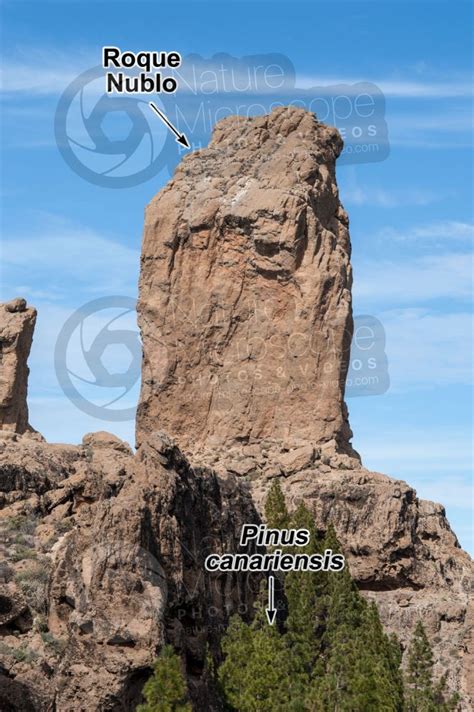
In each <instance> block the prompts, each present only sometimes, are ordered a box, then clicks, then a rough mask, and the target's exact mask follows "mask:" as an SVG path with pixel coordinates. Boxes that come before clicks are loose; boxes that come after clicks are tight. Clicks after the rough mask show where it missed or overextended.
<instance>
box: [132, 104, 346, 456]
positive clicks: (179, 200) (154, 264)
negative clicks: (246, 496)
mask: <svg viewBox="0 0 474 712" xmlns="http://www.w3.org/2000/svg"><path fill="white" fill-rule="evenodd" d="M341 149H342V140H341V138H340V136H339V134H338V132H337V131H336V130H335V129H332V128H329V127H328V126H325V125H324V124H322V123H320V122H318V121H317V120H316V119H315V117H314V116H313V115H311V114H309V113H307V112H305V111H303V110H300V109H288V108H281V109H276V110H275V111H273V112H272V113H271V114H270V115H269V116H263V117H258V118H252V119H246V118H243V117H230V118H227V119H224V120H223V121H221V122H219V123H218V124H217V126H216V128H215V130H214V134H213V137H212V141H211V143H210V144H209V146H208V147H207V148H205V149H203V150H202V151H196V152H195V153H193V154H190V155H188V156H186V157H185V158H184V159H183V161H182V162H181V164H180V166H179V167H178V169H177V170H176V172H175V175H174V177H173V179H172V180H171V181H170V182H169V183H168V185H167V186H166V188H164V189H163V190H162V191H161V192H160V193H159V194H158V195H157V196H156V197H155V198H154V199H153V200H152V202H151V203H150V205H149V206H148V208H147V211H146V218H145V231H144V239H143V246H142V258H141V276H140V301H139V325H140V328H141V332H142V339H143V349H144V359H143V372H142V393H141V398H140V405H139V409H138V416H137V441H138V442H141V441H142V440H143V439H144V438H145V437H146V435H147V434H148V433H150V432H152V431H153V429H154V428H155V427H156V423H160V427H162V428H163V429H164V430H165V431H166V432H168V433H170V435H172V436H173V437H176V439H177V440H178V442H179V443H180V446H181V447H182V448H183V449H184V450H185V452H189V453H193V454H196V453H199V454H200V455H202V453H203V451H207V452H209V453H211V454H212V453H214V452H215V451H216V449H217V450H220V449H225V448H227V447H230V446H234V445H236V444H246V445H252V444H254V443H258V444H261V442H262V441H263V440H266V441H269V442H271V443H273V444H274V445H275V446H278V445H280V446H281V447H289V446H292V445H294V444H295V443H296V442H297V441H298V440H303V441H309V442H315V443H319V442H327V441H330V440H332V441H334V442H335V443H336V445H337V447H338V449H339V450H347V449H350V446H349V444H348V443H349V438H350V436H351V432H350V429H349V426H348V422H347V413H346V408H345V404H344V400H343V390H344V380H345V376H346V369H347V358H346V356H347V354H348V350H349V346H350V340H351V333H352V316H351V291H350V290H351V282H352V274H351V266H350V262H349V256H350V243H349V233H348V218H347V215H346V213H345V211H344V209H343V208H342V206H341V204H340V202H339V197H338V190H337V186H336V179H335V161H336V158H337V156H338V155H339V153H340V151H341Z"/></svg>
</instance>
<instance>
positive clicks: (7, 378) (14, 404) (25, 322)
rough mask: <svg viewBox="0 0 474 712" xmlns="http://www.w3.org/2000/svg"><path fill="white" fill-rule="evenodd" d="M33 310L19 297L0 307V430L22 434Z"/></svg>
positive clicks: (24, 425) (34, 320) (25, 413)
mask: <svg viewBox="0 0 474 712" xmlns="http://www.w3.org/2000/svg"><path fill="white" fill-rule="evenodd" d="M35 322H36V309H33V308H32V307H27V305H26V301H25V300H24V299H21V298H17V299H13V300H12V301H10V302H7V303H6V304H0V430H8V431H12V432H14V433H24V432H25V431H27V430H29V429H30V426H29V424H28V405H27V402H26V394H27V389H28V373H29V369H28V366H27V360H28V356H29V354H30V349H31V343H32V341H33V330H34V327H35Z"/></svg>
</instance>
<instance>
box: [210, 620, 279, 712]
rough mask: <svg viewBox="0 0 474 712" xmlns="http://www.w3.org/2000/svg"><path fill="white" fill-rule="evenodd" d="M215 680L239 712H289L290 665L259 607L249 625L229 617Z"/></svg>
mask: <svg viewBox="0 0 474 712" xmlns="http://www.w3.org/2000/svg"><path fill="white" fill-rule="evenodd" d="M222 650H223V653H224V654H225V656H226V657H225V660H224V662H223V663H222V665H221V666H220V668H219V672H218V677H219V682H220V684H221V687H222V689H223V691H224V696H225V699H226V702H227V704H228V705H229V706H230V708H231V709H233V710H238V711H239V712H267V711H268V712H270V710H275V711H281V712H284V710H289V709H291V707H290V706H289V705H290V683H291V677H290V672H291V670H290V666H289V661H288V656H287V649H286V645H285V641H284V638H283V637H282V636H281V635H280V634H279V633H278V630H277V628H276V627H275V626H269V625H268V623H267V621H266V617H265V613H264V611H263V607H262V608H261V610H260V611H259V613H258V614H257V616H256V617H255V620H254V621H253V623H252V624H251V625H246V624H245V623H244V622H243V621H242V620H241V619H240V617H239V616H234V617H233V618H231V620H230V623H229V627H228V629H227V632H226V635H225V637H224V640H223V644H222Z"/></svg>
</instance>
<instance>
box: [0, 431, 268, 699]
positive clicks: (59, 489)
mask: <svg viewBox="0 0 474 712" xmlns="http://www.w3.org/2000/svg"><path fill="white" fill-rule="evenodd" d="M0 472H1V475H2V476H1V478H0V495H1V498H2V499H1V500H0V531H1V541H2V551H1V554H2V561H3V562H4V563H3V564H2V566H1V567H0V709H2V710H3V709H11V710H18V712H23V710H24V709H31V710H41V711H42V710H50V709H56V710H58V711H60V712H73V711H74V712H76V711H77V710H84V711H85V710H87V711H89V710H91V711H92V710H119V709H120V710H133V709H134V708H135V706H136V704H137V703H138V702H139V701H140V694H141V688H142V686H143V684H144V682H145V681H146V679H147V677H148V676H149V674H150V672H151V668H152V663H153V661H154V660H155V658H156V656H157V654H158V652H159V650H160V648H161V647H162V646H163V645H164V643H166V642H170V643H172V644H173V645H174V646H175V647H176V649H178V650H180V651H181V652H182V654H183V658H184V659H185V660H186V666H187V671H188V680H189V686H190V689H191V694H192V697H193V699H194V701H195V703H196V708H197V709H213V708H214V703H213V699H212V696H211V697H210V696H209V695H210V694H211V693H210V692H209V691H208V690H207V689H206V687H205V686H204V685H203V683H202V680H201V678H202V672H203V668H204V663H205V658H206V646H207V645H209V646H211V649H213V648H215V649H216V648H217V646H218V641H219V639H220V635H221V634H222V630H223V629H224V627H225V625H226V623H227V621H228V617H229V615H231V614H232V613H234V612H236V611H237V610H239V611H245V610H247V611H248V612H249V614H250V612H251V610H252V605H253V601H254V597H255V592H256V590H257V589H258V584H259V580H258V577H255V576H253V577H249V576H248V575H247V574H238V575H237V574H222V575H220V576H218V577H209V576H207V575H206V574H205V571H204V558H205V556H206V555H207V554H208V553H209V552H210V551H215V552H217V553H219V552H222V551H226V550H230V551H234V550H236V549H237V548H238V540H239V535H240V529H241V526H242V524H243V523H244V522H256V521H259V517H258V514H257V512H256V510H255V507H254V505H253V502H252V499H251V497H250V495H249V493H248V491H247V488H246V486H245V484H244V483H242V482H238V481H236V479H235V478H232V477H227V478H226V479H225V480H222V479H220V478H218V477H217V476H216V475H215V474H214V473H213V472H212V471H210V470H194V469H192V468H191V467H190V465H189V463H188V461H187V460H186V459H185V457H184V456H183V455H182V454H181V452H180V451H179V449H178V448H177V447H176V446H175V445H174V443H173V442H171V441H170V440H169V438H167V436H166V435H164V434H160V433H157V432H155V433H154V434H153V436H151V437H150V438H149V439H148V441H147V443H145V444H143V445H142V447H141V448H140V449H139V450H138V452H137V453H136V454H135V455H133V454H132V452H131V450H130V448H129V447H128V445H127V444H126V443H123V442H121V441H120V440H119V439H118V438H116V437H115V436H113V435H110V434H108V433H94V434H90V435H87V436H85V437H84V439H83V443H82V445H81V446H63V445H50V444H47V443H45V442H41V441H37V440H35V439H32V438H29V437H27V436H23V437H18V438H16V439H15V440H14V439H9V440H7V441H6V442H3V447H2V453H1V454H0ZM16 699H18V700H19V701H18V702H15V700H16ZM27 700H28V704H27ZM9 705H10V706H9ZM22 705H23V706H22ZM28 705H29V706H28Z"/></svg>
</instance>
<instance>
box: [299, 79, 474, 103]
mask: <svg viewBox="0 0 474 712" xmlns="http://www.w3.org/2000/svg"><path fill="white" fill-rule="evenodd" d="M359 82H370V83H373V84H375V85H376V86H378V87H379V89H380V90H381V91H382V92H383V94H384V95H385V96H386V97H392V98H420V99H434V98H451V97H470V96H472V85H471V82H470V81H469V80H461V81H453V82H426V81H413V80H410V79H400V80H395V79H388V78H384V77H378V78H373V79H372V78H370V79H369V78H368V77H348V76H339V77H337V76H333V77H328V76H305V75H300V76H298V77H297V81H296V83H297V86H298V87H301V88H303V89H311V88H312V87H321V86H332V85H337V84H350V85H351V84H356V83H359Z"/></svg>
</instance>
